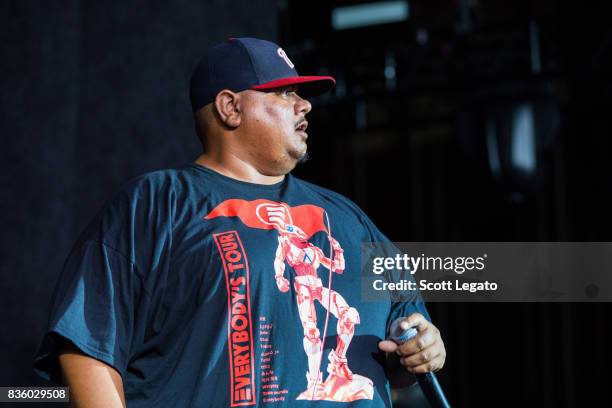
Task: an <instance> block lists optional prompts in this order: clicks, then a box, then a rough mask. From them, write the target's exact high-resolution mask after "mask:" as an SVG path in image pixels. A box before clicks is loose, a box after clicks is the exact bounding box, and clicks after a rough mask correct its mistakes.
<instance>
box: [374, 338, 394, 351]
mask: <svg viewBox="0 0 612 408" xmlns="http://www.w3.org/2000/svg"><path fill="white" fill-rule="evenodd" d="M378 348H379V349H381V350H382V351H384V352H387V353H393V352H395V350H397V344H395V342H394V341H391V340H382V341H380V342H378Z"/></svg>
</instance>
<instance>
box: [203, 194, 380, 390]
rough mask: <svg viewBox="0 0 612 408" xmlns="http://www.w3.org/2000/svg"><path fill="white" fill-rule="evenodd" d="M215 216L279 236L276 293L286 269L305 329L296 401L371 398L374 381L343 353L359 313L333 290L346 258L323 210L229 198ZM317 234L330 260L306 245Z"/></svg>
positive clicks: (283, 288)
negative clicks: (322, 317)
mask: <svg viewBox="0 0 612 408" xmlns="http://www.w3.org/2000/svg"><path fill="white" fill-rule="evenodd" d="M219 216H225V217H238V218H240V220H241V221H242V222H243V223H244V224H245V225H247V226H249V227H251V228H260V229H267V230H272V229H274V230H276V231H277V232H278V246H277V249H276V253H275V255H274V261H273V263H274V279H275V281H276V285H277V287H278V290H279V291H280V292H283V293H284V292H288V291H289V289H290V284H289V280H288V279H287V278H286V277H285V268H286V266H287V265H288V266H289V267H291V268H293V270H294V271H295V273H296V276H295V279H294V281H293V288H294V290H295V293H296V295H297V296H296V299H297V308H298V312H299V316H300V321H301V324H302V327H303V330H304V339H303V346H304V351H305V353H306V357H307V360H308V368H307V371H306V388H305V389H304V391H303V392H301V393H300V394H299V395H298V396H297V398H296V399H302V400H325V401H338V402H350V401H355V400H359V399H372V398H373V395H374V387H373V383H372V380H370V379H369V378H367V377H365V376H361V375H358V374H355V373H353V372H352V371H351V370H350V368H349V361H348V359H347V350H348V348H349V345H350V343H351V340H352V339H353V336H354V334H355V325H357V324H359V312H358V311H357V309H355V308H354V307H350V306H349V305H348V303H347V302H346V300H345V299H344V298H343V297H342V296H341V295H340V294H339V293H338V292H336V291H335V290H333V288H332V275H333V274H334V273H335V274H342V273H343V272H344V268H345V260H344V251H343V249H342V246H341V245H340V243H339V242H338V241H337V240H336V239H335V238H333V237H332V235H331V231H330V227H329V221H328V220H326V218H327V215H326V213H325V211H324V210H323V209H322V208H321V207H317V206H314V205H300V206H296V207H290V206H289V205H287V204H286V203H278V202H274V201H269V200H262V199H260V200H254V201H245V200H239V199H231V200H227V201H224V202H223V203H221V204H219V205H218V206H217V207H215V208H214V209H213V210H212V211H211V212H210V213H209V214H208V215H207V216H206V219H211V218H215V217H219ZM324 220H326V221H327V223H326V222H325V221H324ZM326 224H327V225H326ZM319 231H324V232H326V233H327V237H328V240H329V242H330V247H331V249H330V254H329V256H326V254H325V253H324V252H323V250H322V249H321V248H319V247H317V246H315V245H314V244H313V243H311V242H309V239H310V237H312V236H313V235H314V234H315V233H317V232H319ZM321 266H322V267H323V268H325V269H327V270H328V273H329V279H328V282H329V286H328V287H324V286H323V283H322V280H321V278H320V277H319V275H318V269H319V268H320V267H321ZM317 302H318V303H319V304H320V305H321V306H322V307H323V308H324V309H325V310H326V311H327V318H326V321H325V324H324V329H323V333H321V331H320V330H319V327H318V322H317V313H316V304H317ZM330 314H331V315H333V316H334V317H335V318H336V320H337V321H336V331H337V343H336V347H335V348H334V349H333V350H332V351H331V352H330V353H329V354H328V356H327V359H328V363H327V370H326V371H327V377H326V378H325V379H324V378H323V377H324V375H323V372H322V370H321V368H322V360H323V341H324V339H325V336H326V334H327V326H328V321H329V315H330Z"/></svg>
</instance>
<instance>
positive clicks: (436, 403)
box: [389, 317, 450, 408]
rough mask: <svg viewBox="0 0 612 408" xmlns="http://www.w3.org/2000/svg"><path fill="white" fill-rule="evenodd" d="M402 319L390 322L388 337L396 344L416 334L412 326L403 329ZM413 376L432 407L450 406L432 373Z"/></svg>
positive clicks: (447, 407) (444, 407) (446, 407)
mask: <svg viewBox="0 0 612 408" xmlns="http://www.w3.org/2000/svg"><path fill="white" fill-rule="evenodd" d="M403 320H404V319H403V318H401V317H400V318H397V319H395V320H394V321H393V323H391V328H390V330H389V332H390V333H389V339H391V340H393V341H394V342H395V343H397V344H398V345H400V344H404V343H405V342H407V341H408V340H410V339H412V338H413V337H414V336H416V335H417V334H418V331H417V329H416V328H414V327H410V328H408V329H406V330H403V329H402V327H401V325H400V324H401V323H402V321H403ZM415 377H416V379H417V381H418V382H419V386H420V387H421V389H422V390H423V394H425V397H427V401H429V404H430V405H431V407H432V408H450V405H449V403H448V401H447V400H446V397H445V396H444V391H442V387H440V383H439V382H438V379H437V378H436V375H435V374H434V373H425V374H415Z"/></svg>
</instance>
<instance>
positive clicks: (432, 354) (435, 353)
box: [400, 344, 442, 367]
mask: <svg viewBox="0 0 612 408" xmlns="http://www.w3.org/2000/svg"><path fill="white" fill-rule="evenodd" d="M440 354H442V349H441V348H440V347H439V346H438V345H437V344H434V345H432V346H430V347H427V348H426V349H424V350H421V351H419V352H418V353H416V354H413V355H411V356H408V357H404V358H402V359H401V360H400V361H401V363H402V365H405V366H406V367H418V366H420V365H422V364H425V363H429V362H430V361H433V360H435V359H437V358H438V357H439V356H440Z"/></svg>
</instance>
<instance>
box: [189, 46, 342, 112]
mask: <svg viewBox="0 0 612 408" xmlns="http://www.w3.org/2000/svg"><path fill="white" fill-rule="evenodd" d="M335 83H336V80H335V79H334V78H332V77H330V76H300V75H299V74H298V73H297V71H296V70H295V66H294V65H293V63H292V62H291V60H290V59H289V57H288V56H287V54H286V53H285V51H284V50H283V49H282V48H281V47H279V46H278V45H277V44H274V43H273V42H270V41H266V40H260V39H257V38H230V39H229V40H227V41H225V42H222V43H221V44H217V45H216V46H214V47H212V48H211V49H210V50H209V51H208V53H207V54H206V55H205V56H204V57H203V58H202V60H201V61H200V63H199V64H198V65H197V66H196V68H195V70H194V71H193V75H192V76H191V84H190V97H191V106H192V107H193V111H194V112H195V111H197V110H198V109H200V108H201V107H203V106H205V105H208V104H209V103H211V102H212V101H214V100H215V98H216V96H217V94H218V93H219V92H220V91H221V90H223V89H229V90H231V91H234V92H240V91H244V90H246V89H256V90H266V89H272V88H278V87H282V86H289V85H299V87H300V90H299V93H300V95H301V96H302V97H309V96H314V95H318V94H320V93H323V92H326V91H328V90H330V89H331V88H332V87H333V86H334V84H335Z"/></svg>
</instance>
